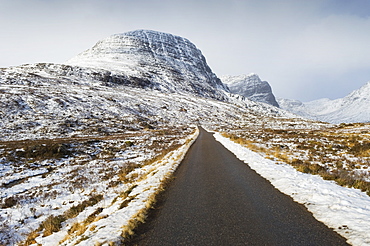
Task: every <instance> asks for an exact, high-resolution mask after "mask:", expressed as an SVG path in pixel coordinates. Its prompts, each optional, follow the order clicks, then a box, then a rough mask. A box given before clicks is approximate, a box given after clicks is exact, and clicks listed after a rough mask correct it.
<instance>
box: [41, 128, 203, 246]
mask: <svg viewBox="0 0 370 246" xmlns="http://www.w3.org/2000/svg"><path fill="white" fill-rule="evenodd" d="M198 134H199V131H198V130H197V131H196V132H195V133H194V134H192V135H191V136H189V137H188V138H187V140H188V141H185V144H184V145H182V146H181V147H180V148H178V149H176V150H174V151H172V152H170V153H168V154H167V155H166V156H165V157H164V158H163V159H162V160H159V161H157V162H154V163H153V164H152V165H149V166H146V167H144V168H141V169H138V170H137V172H144V173H147V178H146V179H143V180H140V181H137V182H136V184H135V186H134V187H135V188H133V189H132V191H131V192H130V193H129V196H128V197H127V198H118V199H116V200H115V201H113V202H112V203H110V202H107V201H102V202H100V203H99V204H97V205H96V206H95V207H99V206H100V207H104V209H103V211H102V213H101V215H103V218H102V219H100V220H97V221H95V222H93V223H92V224H90V225H89V227H88V229H87V230H86V231H85V232H84V233H83V234H81V235H79V236H75V237H72V239H70V240H67V241H65V242H64V243H63V244H62V245H108V244H109V245H111V244H112V243H116V244H117V243H118V244H119V243H121V242H122V240H123V239H124V238H123V237H122V232H123V231H124V230H125V228H129V224H130V223H132V220H140V219H139V217H140V214H143V210H146V209H148V208H149V207H150V205H151V204H150V203H149V202H151V200H152V199H151V198H152V197H153V195H154V194H156V193H157V192H158V189H159V188H160V186H161V184H162V182H163V181H164V180H166V179H167V178H168V177H169V176H170V175H171V173H173V172H174V171H175V170H176V168H177V166H178V165H179V164H180V163H181V161H182V160H183V158H184V156H185V154H186V152H187V151H188V149H189V148H190V146H191V145H192V144H193V142H194V141H195V139H196V138H197V136H198ZM144 169H145V170H144ZM131 198H133V199H132V200H131V201H129V203H128V205H127V206H126V207H124V208H121V209H120V205H121V204H122V202H124V200H125V199H131ZM104 204H109V205H105V206H104ZM144 214H145V213H144ZM81 217H82V216H81ZM77 220H78V218H77ZM82 220H83V219H81V221H82ZM68 229H69V228H65V229H64V230H61V231H60V232H58V233H54V234H52V235H51V236H48V237H41V236H40V237H38V238H36V241H37V243H40V244H42V245H59V243H58V242H59V241H61V240H62V239H63V238H64V237H65V236H67V231H68Z"/></svg>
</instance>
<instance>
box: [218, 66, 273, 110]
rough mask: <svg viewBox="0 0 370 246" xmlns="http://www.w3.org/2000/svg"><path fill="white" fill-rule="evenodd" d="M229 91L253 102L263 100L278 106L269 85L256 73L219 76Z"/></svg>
mask: <svg viewBox="0 0 370 246" xmlns="http://www.w3.org/2000/svg"><path fill="white" fill-rule="evenodd" d="M221 80H222V82H223V83H225V84H226V85H227V86H228V87H229V89H230V92H231V93H235V94H239V95H242V96H244V97H247V98H248V99H250V100H252V101H255V102H263V103H267V104H270V105H273V106H275V107H279V104H278V103H277V101H276V99H275V96H274V94H273V93H272V89H271V86H270V85H269V83H268V82H267V81H262V80H261V79H260V78H259V76H258V75H257V74H253V73H252V74H249V75H238V76H230V75H226V76H221Z"/></svg>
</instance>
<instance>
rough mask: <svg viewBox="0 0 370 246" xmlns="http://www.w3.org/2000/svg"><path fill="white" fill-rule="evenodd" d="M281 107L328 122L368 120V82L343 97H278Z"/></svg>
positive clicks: (369, 119) (369, 110)
mask: <svg viewBox="0 0 370 246" xmlns="http://www.w3.org/2000/svg"><path fill="white" fill-rule="evenodd" d="M278 102H279V105H280V107H281V108H283V109H285V110H288V111H290V112H292V113H295V114H298V115H301V116H304V117H307V118H310V119H314V120H320V121H325V122H330V123H354V122H370V107H369V105H370V82H368V83H366V84H365V85H364V86H362V87H361V88H360V89H358V90H355V91H353V92H352V93H350V94H349V95H347V96H346V97H344V98H339V99H335V100H330V99H327V98H324V99H319V100H315V101H311V102H305V103H303V102H300V101H298V100H290V99H278Z"/></svg>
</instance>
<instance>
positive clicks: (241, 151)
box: [214, 133, 370, 245]
mask: <svg viewBox="0 0 370 246" xmlns="http://www.w3.org/2000/svg"><path fill="white" fill-rule="evenodd" d="M214 136H215V139H216V140H217V141H219V142H220V143H221V144H223V145H224V146H225V148H227V149H228V150H230V151H231V152H232V153H234V154H235V155H236V157H237V158H238V159H240V160H241V161H243V162H245V163H246V164H248V165H249V166H250V167H251V168H252V169H253V170H255V171H256V172H257V173H258V174H260V175H261V176H262V177H264V178H266V179H267V180H269V181H270V182H271V184H272V185H273V186H274V187H275V188H277V189H278V190H280V191H281V192H282V193H284V194H287V195H289V196H291V197H292V198H293V199H294V200H295V201H296V202H298V203H301V204H304V205H305V206H306V207H307V209H308V210H309V211H310V212H312V213H313V215H314V217H315V218H316V219H317V220H319V221H321V222H323V223H324V224H325V225H327V226H328V227H330V228H333V229H334V230H335V231H336V232H337V233H339V234H340V235H341V236H343V237H345V238H346V239H347V242H348V243H350V244H352V245H370V234H369V231H370V220H369V218H370V197H369V196H367V195H366V194H365V193H364V192H361V191H360V190H357V189H352V188H346V187H341V186H339V185H337V184H335V183H334V182H333V181H326V180H324V179H322V178H321V177H320V176H316V175H310V174H305V173H301V172H298V171H296V170H295V169H294V168H293V167H292V166H290V165H288V164H283V165H282V164H276V163H275V162H274V161H272V160H268V159H266V158H264V157H262V156H261V155H259V154H258V153H256V152H253V151H251V150H249V149H247V148H245V147H243V146H241V145H239V144H237V143H234V142H233V141H231V140H230V139H228V138H225V137H223V136H221V134H220V133H215V134H214Z"/></svg>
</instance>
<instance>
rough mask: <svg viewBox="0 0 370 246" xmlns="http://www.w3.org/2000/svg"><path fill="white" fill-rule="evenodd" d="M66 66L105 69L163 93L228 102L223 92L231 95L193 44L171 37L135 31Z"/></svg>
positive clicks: (114, 37)
mask: <svg viewBox="0 0 370 246" xmlns="http://www.w3.org/2000/svg"><path fill="white" fill-rule="evenodd" d="M66 64H68V65H74V66H83V67H90V68H99V69H105V70H107V71H109V72H110V74H109V76H113V77H114V76H118V77H120V76H128V77H131V78H140V80H142V81H143V83H145V84H148V85H146V86H148V87H150V88H155V89H159V90H161V91H167V92H175V91H176V92H177V93H179V92H191V93H194V94H197V95H200V96H206V97H210V98H216V99H225V97H224V94H223V93H222V92H221V91H228V89H227V87H225V86H224V85H223V84H222V83H221V81H220V80H219V79H218V78H217V76H216V75H215V74H214V73H213V72H212V70H211V69H210V67H209V66H208V65H207V63H206V59H205V57H204V56H203V55H202V53H201V51H200V50H199V49H198V48H197V47H196V46H195V45H194V44H193V43H191V42H190V41H189V40H187V39H185V38H182V37H179V36H175V35H172V34H168V33H161V32H155V31H150V30H136V31H131V32H126V33H123V34H116V35H112V36H110V37H108V38H106V39H103V40H101V41H99V42H98V43H97V44H96V45H95V46H94V47H92V48H91V49H89V50H86V51H84V52H82V53H81V54H79V55H77V56H76V57H74V58H72V59H70V60H69V61H67V63H66Z"/></svg>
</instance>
